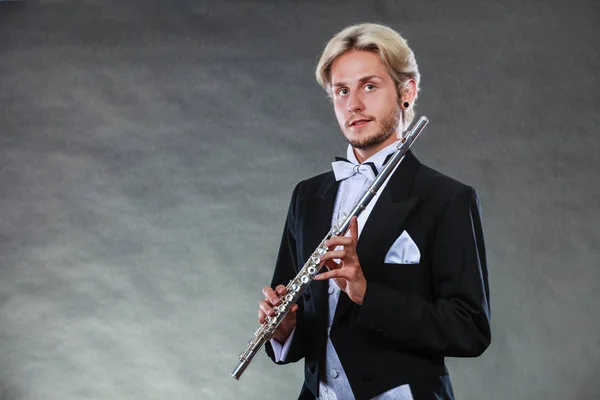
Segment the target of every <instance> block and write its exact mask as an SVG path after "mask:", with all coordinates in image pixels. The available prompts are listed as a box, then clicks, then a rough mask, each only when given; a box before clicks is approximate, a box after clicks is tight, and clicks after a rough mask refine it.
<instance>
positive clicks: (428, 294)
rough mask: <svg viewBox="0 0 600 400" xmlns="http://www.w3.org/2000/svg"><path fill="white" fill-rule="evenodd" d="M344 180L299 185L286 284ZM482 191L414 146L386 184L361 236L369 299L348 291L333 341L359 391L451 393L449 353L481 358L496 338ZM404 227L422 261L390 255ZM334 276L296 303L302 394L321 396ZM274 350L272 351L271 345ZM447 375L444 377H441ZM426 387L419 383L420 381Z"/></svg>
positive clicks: (283, 268)
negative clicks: (423, 157) (420, 156)
mask: <svg viewBox="0 0 600 400" xmlns="http://www.w3.org/2000/svg"><path fill="white" fill-rule="evenodd" d="M338 185H339V183H338V182H336V181H335V178H334V175H333V173H332V172H328V173H325V174H321V175H318V176H315V177H313V178H310V179H308V180H305V181H302V182H300V183H299V184H298V185H297V186H296V188H295V189H294V192H293V195H292V199H291V203H290V207H289V211H288V215H287V220H286V223H285V228H284V232H283V238H282V241H281V246H280V249H279V255H278V258H277V263H276V266H275V272H274V275H273V280H272V282H271V284H272V287H275V286H277V285H279V284H284V285H287V284H288V282H289V281H290V280H291V279H293V278H294V277H295V276H296V275H297V273H298V271H299V269H300V268H302V266H303V265H304V263H305V262H306V260H307V259H308V257H309V256H310V254H312V252H313V251H314V250H315V249H316V248H317V246H318V245H319V243H320V241H321V240H322V239H323V238H324V237H325V235H326V234H327V232H328V231H329V229H330V227H331V219H332V213H333V207H334V202H335V198H336V194H337V191H338ZM480 214H481V210H480V204H479V199H478V197H477V193H476V192H475V190H474V189H473V188H471V187H469V186H466V185H464V184H462V183H460V182H457V181H456V180H454V179H451V178H449V177H447V176H445V175H443V174H441V173H439V172H437V171H435V170H433V169H431V168H429V167H427V166H425V165H423V164H421V163H420V162H419V161H418V160H417V158H416V157H415V156H414V155H413V154H412V152H411V151H409V152H408V153H407V154H406V156H405V157H404V160H403V161H402V163H401V164H400V166H399V167H398V168H397V169H396V171H395V172H394V174H393V175H392V177H391V178H390V180H389V181H388V184H387V185H386V186H385V188H384V189H383V191H382V193H381V196H380V198H379V199H378V201H377V203H376V204H375V206H374V208H373V210H372V212H371V214H370V216H369V218H368V220H367V222H366V224H365V226H364V227H363V230H362V233H361V236H360V238H359V241H358V244H357V253H358V257H359V259H360V264H361V267H362V269H363V273H364V276H365V278H366V280H367V290H366V293H365V297H364V301H363V304H362V305H358V304H356V303H353V302H352V301H351V300H350V299H349V297H348V296H347V295H346V294H345V293H344V292H342V293H340V298H339V301H338V305H337V308H336V310H335V317H334V320H333V323H332V326H331V332H330V336H331V341H332V343H333V345H334V346H335V349H336V351H337V353H338V356H339V358H340V361H341V362H342V365H343V367H344V370H345V372H346V374H347V376H348V380H349V382H350V386H351V387H352V391H353V393H354V395H355V397H356V398H357V399H359V400H360V399H370V398H372V397H374V396H375V395H377V394H380V393H383V392H385V391H387V390H389V389H391V388H394V387H396V386H399V385H401V384H406V383H408V384H410V385H411V390H412V391H413V397H414V398H415V400H421V399H446V398H452V397H453V395H452V389H451V388H450V387H449V380H444V379H443V378H444V377H445V378H447V370H446V367H445V364H444V357H448V356H451V357H477V356H479V355H480V354H482V353H483V351H484V350H485V349H486V348H487V347H488V345H489V343H490V340H491V334H490V308H489V288H488V278H487V277H488V272H487V265H486V255H485V247H484V240H483V232H482V226H481V217H480ZM404 230H406V231H407V232H408V234H409V235H410V236H411V238H412V239H413V241H414V242H415V243H416V245H417V246H418V248H419V251H420V252H421V259H420V263H418V264H388V263H385V262H384V259H385V255H386V254H387V251H388V250H389V248H390V247H391V245H392V244H393V243H394V241H395V240H396V239H397V238H398V236H400V234H401V233H402V232H403V231H404ZM327 286H328V283H327V281H314V282H312V283H311V284H310V286H309V287H308V288H307V290H306V291H305V293H304V294H303V295H302V298H301V300H300V301H299V302H298V305H299V309H298V313H297V323H296V331H295V334H294V338H293V340H292V343H291V347H290V351H289V353H288V357H287V358H286V360H285V361H284V362H282V363H288V362H296V361H298V360H300V359H302V358H304V359H305V382H304V386H303V391H302V393H301V398H314V397H315V396H317V395H318V387H319V383H318V382H319V369H320V367H321V365H322V362H323V359H324V356H325V348H326V341H327V322H328V321H327V318H328V299H327V296H328V293H327ZM266 350H267V353H268V354H269V356H270V357H271V358H272V359H274V355H273V349H272V347H271V346H270V344H267V346H266ZM440 377H441V379H440ZM417 386H419V388H417Z"/></svg>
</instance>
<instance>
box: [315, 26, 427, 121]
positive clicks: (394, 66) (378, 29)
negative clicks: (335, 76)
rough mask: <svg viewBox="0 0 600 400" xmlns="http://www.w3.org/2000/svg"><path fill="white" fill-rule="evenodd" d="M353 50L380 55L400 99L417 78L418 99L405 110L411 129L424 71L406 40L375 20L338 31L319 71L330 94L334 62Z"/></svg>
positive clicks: (318, 73)
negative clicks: (422, 71)
mask: <svg viewBox="0 0 600 400" xmlns="http://www.w3.org/2000/svg"><path fill="white" fill-rule="evenodd" d="M353 50H363V51H370V52H373V53H376V54H378V55H379V57H380V58H381V61H382V62H383V63H384V65H385V66H386V67H387V70H388V73H389V74H390V76H391V77H392V80H393V81H394V84H395V86H396V88H397V90H398V101H400V98H401V94H402V92H403V91H404V89H405V88H406V85H407V83H408V81H409V80H411V79H413V80H414V81H415V83H416V86H417V89H416V93H415V99H414V101H413V102H412V104H410V105H409V107H408V109H406V110H404V111H403V112H402V122H403V129H406V128H408V126H409V125H410V124H411V122H412V121H413V119H414V118H415V101H416V100H417V96H418V93H419V90H420V88H419V84H420V81H421V74H420V73H419V67H418V65H417V60H416V59H415V55H414V53H413V51H412V50H411V49H410V47H408V44H407V43H406V39H404V38H403V37H402V36H400V34H399V33H398V32H396V31H395V30H393V29H392V28H390V27H388V26H385V25H379V24H372V23H363V24H358V25H352V26H349V27H347V28H345V29H343V30H342V31H340V32H339V33H337V34H336V35H335V36H334V37H333V38H331V40H330V41H329V42H328V43H327V45H326V46H325V49H324V50H323V53H322V54H321V57H320V58H319V62H318V63H317V67H316V71H315V75H316V78H317V82H318V83H319V85H321V87H323V89H325V90H326V91H327V94H328V95H329V96H330V97H331V96H332V92H331V65H332V64H333V62H334V61H335V60H336V59H337V58H338V57H340V56H341V55H343V54H345V53H348V52H350V51H353Z"/></svg>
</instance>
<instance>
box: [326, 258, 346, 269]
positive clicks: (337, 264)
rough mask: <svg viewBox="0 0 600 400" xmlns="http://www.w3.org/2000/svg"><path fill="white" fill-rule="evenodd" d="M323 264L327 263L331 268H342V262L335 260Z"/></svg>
mask: <svg viewBox="0 0 600 400" xmlns="http://www.w3.org/2000/svg"><path fill="white" fill-rule="evenodd" d="M323 265H325V266H326V267H327V268H328V269H330V270H332V269H338V268H342V266H341V265H340V263H338V262H336V261H335V260H327V262H325V263H323Z"/></svg>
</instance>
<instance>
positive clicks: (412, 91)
mask: <svg viewBox="0 0 600 400" xmlns="http://www.w3.org/2000/svg"><path fill="white" fill-rule="evenodd" d="M398 93H400V99H399V100H400V104H403V103H404V102H405V101H406V102H408V103H409V104H410V105H411V106H412V105H413V103H414V102H415V100H416V98H417V82H415V80H414V79H409V80H408V81H407V82H405V83H404V84H403V85H400V86H399V87H398Z"/></svg>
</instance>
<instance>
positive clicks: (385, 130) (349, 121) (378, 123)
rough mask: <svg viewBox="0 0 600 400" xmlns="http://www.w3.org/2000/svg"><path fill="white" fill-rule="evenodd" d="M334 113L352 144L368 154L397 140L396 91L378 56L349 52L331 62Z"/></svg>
mask: <svg viewBox="0 0 600 400" xmlns="http://www.w3.org/2000/svg"><path fill="white" fill-rule="evenodd" d="M331 85H332V86H331V90H332V95H333V104H334V108H335V115H336V117H337V120H338V123H339V125H340V128H341V129H342V132H343V134H344V136H345V137H346V139H347V140H348V142H350V144H351V145H352V147H354V148H356V149H360V150H364V151H366V152H368V153H369V154H367V155H368V156H370V155H372V154H374V153H375V152H377V151H379V150H381V149H382V148H384V147H385V146H387V145H389V144H391V143H393V142H395V141H396V140H397V137H396V132H397V130H398V126H399V122H400V113H401V109H400V106H399V103H398V93H397V91H396V87H395V85H394V82H393V80H392V78H391V76H390V75H389V74H388V72H387V68H386V67H385V65H384V64H383V63H382V62H381V60H380V58H379V55H378V54H376V53H372V52H369V51H352V52H349V53H346V54H344V55H342V56H340V57H338V58H337V59H336V60H335V61H334V62H333V64H332V65H331Z"/></svg>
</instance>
